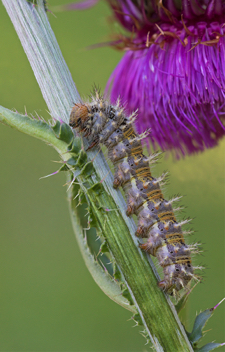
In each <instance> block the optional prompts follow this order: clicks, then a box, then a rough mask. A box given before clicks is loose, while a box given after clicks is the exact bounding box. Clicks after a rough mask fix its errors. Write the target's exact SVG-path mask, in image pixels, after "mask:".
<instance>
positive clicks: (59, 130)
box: [52, 121, 74, 144]
mask: <svg viewBox="0 0 225 352" xmlns="http://www.w3.org/2000/svg"><path fill="white" fill-rule="evenodd" d="M52 129H53V131H54V133H55V135H56V137H57V138H58V139H60V140H61V141H63V142H66V143H67V144H70V143H71V142H72V140H73V138H74V134H73V132H72V130H71V128H70V127H69V125H67V124H66V123H60V122H59V121H57V122H56V123H55V125H54V126H52Z"/></svg>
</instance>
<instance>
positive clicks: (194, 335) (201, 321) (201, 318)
mask: <svg viewBox="0 0 225 352" xmlns="http://www.w3.org/2000/svg"><path fill="white" fill-rule="evenodd" d="M213 311H214V308H211V309H206V310H205V311H204V312H202V313H200V314H199V315H197V317H196V319H195V322H194V327H193V330H192V332H191V333H188V337H189V340H190V341H191V342H192V343H195V342H197V341H198V340H200V339H201V338H202V336H203V333H202V329H203V328H204V326H205V324H206V322H207V320H208V319H209V318H210V317H211V316H212V313H213Z"/></svg>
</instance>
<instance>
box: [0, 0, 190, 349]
mask: <svg viewBox="0 0 225 352" xmlns="http://www.w3.org/2000/svg"><path fill="white" fill-rule="evenodd" d="M2 2H3V4H4V6H5V8H6V10H7V12H8V14H9V16H10V18H11V20H12V22H13V25H14V27H15V30H16V31H17V34H18V36H19V38H20V40H21V43H22V46H23V48H24V50H25V52H26V54H27V57H28V60H29V62H30V64H31V66H32V69H33V71H34V74H35V77H36V79H37V82H38V84H39V86H40V89H41V91H42V94H43V97H44V99H45V101H46V103H47V106H48V108H49V111H50V114H51V116H52V117H53V118H54V119H56V120H60V121H64V122H67V123H68V120H69V114H70V110H71V107H72V106H73V104H74V103H76V102H77V101H78V100H79V94H78V92H77V90H76V87H75V84H74V83H73V80H72V77H71V74H70V72H69V70H68V68H67V65H66V63H65V61H64V59H63V57H62V54H61V51H60V49H59V46H58V44H57V41H56V38H55V36H54V33H53V32H52V29H51V27H50V24H49V22H48V18H47V15H46V13H45V10H44V6H43V3H42V1H41V0H38V1H37V4H38V5H37V6H33V5H32V4H30V3H29V4H28V2H27V1H26V0H2ZM39 138H40V137H39ZM41 139H42V138H41ZM88 159H89V160H93V165H94V172H93V173H92V174H80V175H79V176H77V180H78V182H79V183H80V185H82V187H83V191H84V192H85V196H86V198H87V199H88V203H89V204H90V208H91V210H92V212H93V213H94V215H95V217H96V219H97V221H98V224H99V227H100V228H101V231H102V233H103V236H104V237H105V238H106V240H107V242H108V245H109V248H110V251H111V253H112V256H113V258H115V261H116V263H117V264H118V267H119V269H120V272H121V274H122V276H123V278H124V280H125V282H126V284H127V287H128V290H129V292H130V295H131V297H132V299H133V301H134V303H135V305H136V308H137V310H138V312H139V314H140V316H141V318H142V321H143V324H144V326H145V328H146V331H147V334H148V336H149V339H150V340H151V342H152V344H153V346H154V347H155V350H156V351H166V352H170V351H171V352H182V351H193V350H192V347H191V345H190V343H189V340H188V338H187V335H186V333H185V331H184V329H183V326H182V324H181V323H180V321H179V318H178V316H177V313H176V311H175V308H174V306H173V305H172V303H171V302H170V300H169V298H168V297H167V296H166V295H165V294H164V293H163V292H161V291H160V290H159V288H158V287H157V279H158V276H157V273H156V270H155V268H154V266H153V264H152V261H151V259H150V258H149V256H146V255H145V254H143V253H142V252H141V250H140V249H139V247H138V243H137V239H136V237H135V235H134V233H135V224H134V221H133V220H132V219H130V218H128V217H127V216H126V214H125V201H124V199H123V197H122V195H121V194H120V192H118V191H115V190H114V189H113V188H112V174H111V173H109V172H110V170H109V166H108V164H107V162H106V160H105V159H104V156H103V154H102V153H101V152H100V153H97V155H96V151H90V152H88ZM108 173H109V175H108V176H107V177H106V179H105V180H104V182H102V183H100V180H102V179H104V178H105V176H106V175H107V174H108ZM70 200H71V199H70ZM70 204H71V209H72V210H71V211H72V212H73V211H74V206H75V205H74V204H73V202H72V201H71V202H70ZM106 209H115V211H106ZM77 215H78V214H77V213H76V212H74V213H73V217H74V219H73V222H77V223H78V222H79V221H78V220H77ZM75 230H77V225H76V226H75Z"/></svg>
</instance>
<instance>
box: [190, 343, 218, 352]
mask: <svg viewBox="0 0 225 352" xmlns="http://www.w3.org/2000/svg"><path fill="white" fill-rule="evenodd" d="M221 346H224V343H215V342H210V343H207V345H205V346H203V347H201V348H194V351H196V352H210V351H213V350H215V349H216V348H218V347H221Z"/></svg>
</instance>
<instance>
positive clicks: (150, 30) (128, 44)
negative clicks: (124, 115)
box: [107, 0, 225, 154]
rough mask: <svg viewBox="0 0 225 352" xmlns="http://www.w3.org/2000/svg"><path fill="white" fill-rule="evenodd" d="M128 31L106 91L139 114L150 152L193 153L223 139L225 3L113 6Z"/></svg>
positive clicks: (127, 0)
mask: <svg viewBox="0 0 225 352" xmlns="http://www.w3.org/2000/svg"><path fill="white" fill-rule="evenodd" d="M108 2H109V4H110V5H111V7H112V9H113V11H114V15H115V17H116V19H117V20H118V21H119V22H120V23H121V24H122V26H123V27H124V28H125V29H126V30H128V31H130V32H131V35H130V36H129V35H127V36H124V35H120V36H119V38H118V40H116V41H115V42H114V45H115V46H116V47H117V48H119V49H123V50H125V51H126V53H125V55H124V57H123V58H122V60H121V61H120V63H119V64H118V66H117V67H116V68H115V70H114V72H113V73H112V75H111V77H110V79H109V82H108V85H107V92H109V90H110V95H111V100H112V101H116V99H117V98H118V96H120V98H121V101H122V102H123V103H125V104H126V106H127V109H128V110H129V111H133V110H136V109H138V111H139V118H138V119H137V121H136V125H137V129H138V131H139V132H142V131H143V130H145V129H146V128H149V127H150V128H151V132H152V133H151V136H150V138H151V142H152V144H153V146H155V145H156V144H158V145H160V146H161V147H162V148H163V149H164V150H166V149H175V150H177V151H181V152H182V153H183V154H185V153H193V152H196V151H199V150H204V149H205V148H210V147H213V146H215V145H216V144H217V142H218V140H219V139H220V138H221V137H222V136H223V135H224V132H225V128H224V125H223V121H224V117H225V99H224V96H225V38H224V36H225V3H224V1H222V0H199V1H197V0H177V1H173V0H165V1H162V0H159V1H147V0H123V1H116V0H108Z"/></svg>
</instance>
